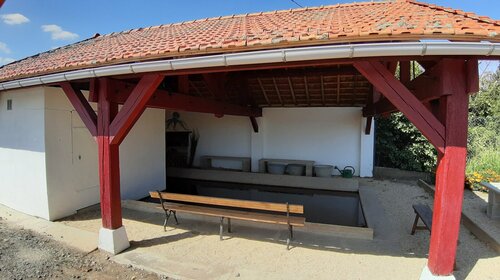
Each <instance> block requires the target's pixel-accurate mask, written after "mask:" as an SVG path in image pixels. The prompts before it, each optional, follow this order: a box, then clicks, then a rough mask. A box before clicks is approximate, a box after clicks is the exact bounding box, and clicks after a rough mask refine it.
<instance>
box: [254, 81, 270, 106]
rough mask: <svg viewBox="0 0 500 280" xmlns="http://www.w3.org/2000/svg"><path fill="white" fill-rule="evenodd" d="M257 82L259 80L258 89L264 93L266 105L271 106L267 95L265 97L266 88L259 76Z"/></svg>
mask: <svg viewBox="0 0 500 280" xmlns="http://www.w3.org/2000/svg"><path fill="white" fill-rule="evenodd" d="M257 82H259V86H260V90H261V91H262V94H263V95H264V98H265V99H266V102H267V105H269V106H271V102H270V101H269V97H267V93H266V89H265V88H264V85H262V81H261V80H260V78H257Z"/></svg>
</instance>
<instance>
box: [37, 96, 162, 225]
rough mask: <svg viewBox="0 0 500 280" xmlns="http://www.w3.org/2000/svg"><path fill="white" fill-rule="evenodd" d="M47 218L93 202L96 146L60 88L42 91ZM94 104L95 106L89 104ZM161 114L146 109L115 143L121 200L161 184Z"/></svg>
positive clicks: (96, 190) (144, 193)
mask: <svg viewBox="0 0 500 280" xmlns="http://www.w3.org/2000/svg"><path fill="white" fill-rule="evenodd" d="M45 99H46V105H45V109H46V110H45V131H46V134H45V141H46V162H47V189H48V197H49V208H50V219H51V220H54V219H58V218H62V217H65V216H68V215H71V214H72V213H74V212H75V211H76V210H78V209H81V208H83V207H86V206H89V205H93V204H96V203H98V202H99V177H98V165H97V164H98V161H97V144H96V142H95V141H94V139H93V138H92V136H91V135H90V133H89V131H88V129H87V128H86V127H85V125H84V124H83V122H82V121H81V119H80V117H79V116H78V113H77V112H76V111H75V110H74V108H73V107H72V105H71V104H70V102H69V101H68V99H67V98H66V96H65V95H64V93H63V92H62V90H60V89H57V88H46V89H45ZM94 105H95V104H94ZM164 119H165V111H164V110H159V109H147V110H146V111H145V112H144V113H143V115H142V116H141V117H140V119H139V120H138V121H137V123H136V124H135V125H134V127H133V128H132V130H131V131H130V132H129V134H128V135H127V137H126V138H125V140H124V141H123V143H122V144H121V145H120V183H121V195H122V199H139V198H142V197H145V196H147V195H148V192H149V191H150V190H154V189H158V188H159V189H161V188H162V187H164V185H165V135H164V131H165V128H164Z"/></svg>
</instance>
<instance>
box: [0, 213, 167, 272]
mask: <svg viewBox="0 0 500 280" xmlns="http://www.w3.org/2000/svg"><path fill="white" fill-rule="evenodd" d="M0 279H104V280H106V279H162V278H159V277H158V276H157V275H156V274H152V273H147V272H144V271H142V270H138V269H135V268H132V267H125V266H121V265H118V264H116V263H114V262H112V261H111V260H109V257H108V256H107V255H106V254H104V253H102V252H99V251H94V252H91V253H90V254H87V255H86V254H84V253H82V252H80V251H77V250H74V249H72V248H69V247H67V246H64V245H63V244H61V243H59V242H57V241H54V240H52V239H50V238H49V237H47V236H43V235H40V234H38V233H35V232H33V231H30V230H26V229H23V228H17V227H14V226H12V225H10V224H9V223H8V222H6V221H4V220H2V218H1V217H0Z"/></svg>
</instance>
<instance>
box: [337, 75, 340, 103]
mask: <svg viewBox="0 0 500 280" xmlns="http://www.w3.org/2000/svg"><path fill="white" fill-rule="evenodd" d="M339 104H340V75H337V105H339Z"/></svg>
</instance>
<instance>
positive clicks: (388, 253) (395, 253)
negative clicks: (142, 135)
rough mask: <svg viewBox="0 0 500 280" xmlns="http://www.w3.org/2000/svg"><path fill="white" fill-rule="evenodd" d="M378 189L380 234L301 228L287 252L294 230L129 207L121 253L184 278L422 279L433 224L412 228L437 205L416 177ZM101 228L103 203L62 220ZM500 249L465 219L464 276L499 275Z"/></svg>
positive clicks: (123, 259) (125, 259)
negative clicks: (166, 223) (222, 233)
mask: <svg viewBox="0 0 500 280" xmlns="http://www.w3.org/2000/svg"><path fill="white" fill-rule="evenodd" d="M360 184H361V185H363V186H366V187H369V188H370V189H371V190H373V191H374V192H375V193H376V197H377V198H378V200H379V205H380V206H381V207H382V208H383V213H382V214H381V215H380V216H381V217H379V218H380V219H381V221H383V223H382V225H383V226H381V227H380V228H376V229H375V238H374V240H373V241H366V240H357V239H350V238H339V237H332V236H329V235H325V234H314V233H310V232H300V231H298V232H296V235H295V243H294V245H295V246H294V248H292V250H290V251H287V250H286V249H285V247H286V246H285V245H284V240H285V238H286V230H285V229H284V228H280V227H278V226H264V225H262V224H255V223H245V222H241V223H239V222H233V233H231V234H230V235H228V236H226V238H225V240H224V241H219V236H218V220H217V219H211V218H200V217H199V216H196V217H193V216H189V215H182V214H180V215H179V218H180V221H181V224H180V225H179V226H177V227H169V228H168V230H167V232H164V231H163V228H162V226H161V224H162V221H163V216H162V215H160V214H152V213H145V212H139V211H134V210H129V209H124V211H123V216H124V225H125V227H126V229H127V233H128V236H129V239H130V240H131V248H130V249H128V250H127V251H126V252H124V253H122V254H119V255H118V256H116V257H114V258H113V259H114V260H115V261H117V262H120V263H122V264H130V265H132V266H135V267H139V268H146V269H149V270H151V271H154V272H157V273H159V274H164V275H167V276H169V277H172V278H176V279H233V278H239V279H384V280H385V279H418V278H419V276H420V273H421V271H422V268H423V267H424V266H425V264H426V257H427V252H428V246H429V233H428V231H425V230H423V231H417V233H416V234H415V235H413V236H412V235H410V229H411V225H412V222H413V219H414V213H413V210H412V207H411V205H412V203H416V202H420V203H426V204H428V205H432V198H431V197H430V195H428V194H427V193H426V192H424V191H423V190H422V189H421V188H420V187H418V186H417V185H416V184H415V183H413V182H396V181H377V180H365V179H362V180H361V181H360ZM61 222H62V223H65V224H67V225H71V226H74V227H78V228H81V229H85V230H89V231H95V232H97V231H98V229H99V227H100V215H99V210H98V209H92V208H91V209H87V210H86V211H82V212H80V213H79V214H77V215H76V216H73V217H70V218H68V219H65V220H64V221H61ZM499 263H500V256H498V254H496V253H495V252H494V251H492V250H491V249H490V248H489V247H488V246H487V245H485V244H483V243H482V242H481V241H479V240H477V239H476V238H475V237H474V236H473V235H472V234H471V233H470V232H469V231H468V230H467V229H465V228H464V227H463V226H462V227H461V229H460V240H459V245H458V252H457V262H456V269H457V270H456V271H455V273H454V274H455V277H456V278H457V279H481V280H483V279H499V276H498V275H500V266H499V265H498V264H499Z"/></svg>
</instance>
